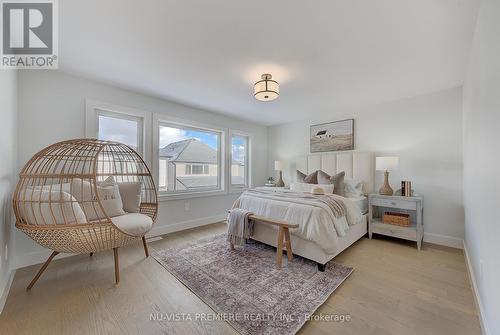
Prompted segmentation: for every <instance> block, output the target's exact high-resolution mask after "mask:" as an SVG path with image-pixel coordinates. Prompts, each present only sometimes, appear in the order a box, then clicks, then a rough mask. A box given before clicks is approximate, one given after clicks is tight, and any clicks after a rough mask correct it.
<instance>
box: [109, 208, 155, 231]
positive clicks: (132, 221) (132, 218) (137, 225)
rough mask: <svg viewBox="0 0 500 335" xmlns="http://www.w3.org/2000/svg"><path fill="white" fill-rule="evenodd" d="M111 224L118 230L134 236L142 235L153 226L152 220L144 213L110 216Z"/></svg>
mask: <svg viewBox="0 0 500 335" xmlns="http://www.w3.org/2000/svg"><path fill="white" fill-rule="evenodd" d="M111 221H112V222H113V224H114V225H115V226H116V227H118V228H119V229H120V230H122V231H124V232H126V233H128V234H130V235H134V236H144V234H146V233H147V232H148V231H149V230H150V229H151V227H152V226H153V220H152V219H151V218H150V217H149V216H147V215H144V214H140V213H127V214H125V215H121V216H115V217H113V218H111Z"/></svg>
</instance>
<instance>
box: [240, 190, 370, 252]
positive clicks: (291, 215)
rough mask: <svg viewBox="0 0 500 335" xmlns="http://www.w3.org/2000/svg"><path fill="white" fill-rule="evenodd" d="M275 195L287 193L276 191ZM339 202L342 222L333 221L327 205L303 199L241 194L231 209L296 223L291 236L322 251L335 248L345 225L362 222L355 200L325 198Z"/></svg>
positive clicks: (357, 201) (346, 227)
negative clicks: (342, 216) (343, 208)
mask: <svg viewBox="0 0 500 335" xmlns="http://www.w3.org/2000/svg"><path fill="white" fill-rule="evenodd" d="M274 191H275V192H291V191H289V190H283V189H280V190H279V191H278V190H274ZM328 196H331V197H334V198H335V199H338V200H340V201H342V202H343V203H344V205H345V208H346V211H347V213H346V216H345V219H344V220H340V219H335V217H334V215H333V213H332V211H331V210H330V209H329V208H328V206H327V205H321V204H318V202H315V201H309V200H307V199H289V198H282V197H280V196H273V195H272V194H265V195H262V194H252V193H243V194H242V195H241V196H240V197H239V198H238V200H236V202H235V204H234V206H233V207H234V208H243V209H246V210H249V211H251V212H253V213H254V214H256V215H260V216H265V217H269V218H273V219H277V220H283V221H286V222H288V223H291V224H298V225H299V227H298V228H297V229H292V230H291V233H292V234H293V235H296V236H298V237H300V238H302V239H305V240H309V241H313V242H315V243H317V244H318V245H319V246H320V247H321V248H322V249H323V250H325V252H333V251H334V250H335V249H336V245H337V241H338V238H339V237H342V236H345V234H346V231H347V229H349V226H351V225H355V224H358V223H360V222H362V221H363V215H362V212H361V210H360V208H359V204H358V203H359V199H357V200H351V199H349V198H344V197H341V196H338V195H335V194H331V195H328Z"/></svg>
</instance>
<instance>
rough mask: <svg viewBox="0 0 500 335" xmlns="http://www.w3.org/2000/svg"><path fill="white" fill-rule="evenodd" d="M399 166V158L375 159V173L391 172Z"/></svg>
mask: <svg viewBox="0 0 500 335" xmlns="http://www.w3.org/2000/svg"><path fill="white" fill-rule="evenodd" d="M398 165H399V157H377V158H375V166H376V169H377V171H393V170H397V168H398Z"/></svg>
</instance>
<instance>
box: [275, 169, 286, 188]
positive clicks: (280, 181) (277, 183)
mask: <svg viewBox="0 0 500 335" xmlns="http://www.w3.org/2000/svg"><path fill="white" fill-rule="evenodd" d="M276 187H285V182H284V181H283V176H282V172H281V170H280V179H278V181H277V182H276Z"/></svg>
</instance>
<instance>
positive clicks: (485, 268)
mask: <svg viewBox="0 0 500 335" xmlns="http://www.w3.org/2000/svg"><path fill="white" fill-rule="evenodd" d="M499 17H500V2H499V1H497V0H482V1H481V8H480V11H479V15H478V19H477V26H476V32H475V35H474V40H473V46H472V52H471V56H470V64H469V69H468V73H467V76H466V80H465V85H464V100H463V104H464V117H463V124H464V132H463V133H464V136H463V140H464V142H463V144H464V203H465V245H466V250H467V251H468V256H469V260H470V262H471V264H472V269H473V273H474V277H475V284H476V289H477V292H478V293H479V297H480V299H479V300H480V301H479V303H480V305H481V312H482V316H483V319H482V321H483V326H484V328H485V329H486V332H488V329H489V332H488V333H489V334H500V318H499V315H500V286H499V283H500V260H499V259H500V243H499V238H500V222H499V219H498V213H497V212H496V209H497V207H498V206H499V205H500V195H499V190H500V44H499V40H498V34H499V33H500V20H499Z"/></svg>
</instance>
